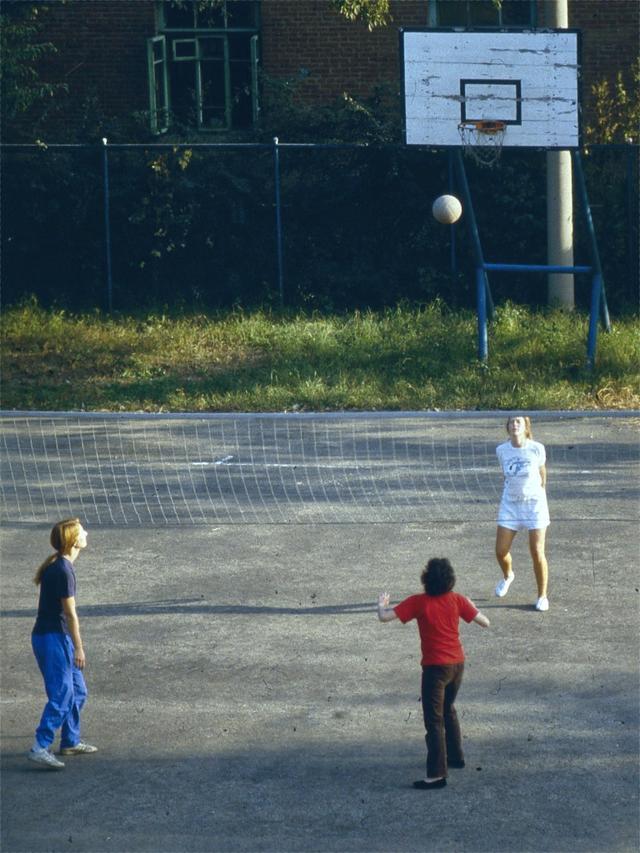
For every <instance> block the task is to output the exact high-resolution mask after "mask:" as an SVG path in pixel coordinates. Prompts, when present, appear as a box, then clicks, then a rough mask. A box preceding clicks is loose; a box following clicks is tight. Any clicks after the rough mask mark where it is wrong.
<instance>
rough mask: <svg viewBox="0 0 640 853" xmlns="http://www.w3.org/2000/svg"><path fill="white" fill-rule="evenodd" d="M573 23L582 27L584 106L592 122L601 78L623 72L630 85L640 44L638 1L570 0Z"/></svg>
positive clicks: (571, 23) (578, 27) (570, 19)
mask: <svg viewBox="0 0 640 853" xmlns="http://www.w3.org/2000/svg"><path fill="white" fill-rule="evenodd" d="M569 24H570V26H571V27H575V28H576V29H580V30H582V105H583V115H584V117H585V120H587V121H588V118H589V113H590V107H591V104H592V102H593V96H592V94H591V89H592V87H593V85H594V83H596V82H598V81H600V80H605V79H606V80H610V81H612V82H613V81H614V80H615V78H616V75H617V73H618V71H622V72H623V74H624V75H625V77H626V80H627V82H628V85H629V86H631V77H630V74H629V71H630V68H631V66H632V64H633V62H634V61H635V60H636V59H637V58H638V51H639V44H640V3H639V2H638V0H606V2H601V0H598V2H595V0H570V2H569Z"/></svg>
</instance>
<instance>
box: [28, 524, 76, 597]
mask: <svg viewBox="0 0 640 853" xmlns="http://www.w3.org/2000/svg"><path fill="white" fill-rule="evenodd" d="M81 528H82V525H81V524H80V519H79V518H67V519H65V520H64V521H59V522H58V523H57V524H54V525H53V527H52V528H51V535H50V536H49V542H51V546H52V547H53V548H55V551H56V553H55V554H51V556H49V557H47V559H46V560H45V561H44V563H42V565H41V566H40V567H39V568H38V570H37V572H36V573H35V575H34V578H33V582H34V584H35V585H36V586H39V585H40V584H41V583H42V576H43V574H44V573H45V570H46V569H47V568H48V567H49V566H50V565H51V563H53V562H54V561H55V560H57V559H58V557H64V556H65V555H67V554H70V553H71V549H72V548H73V546H74V545H75V544H76V542H77V541H78V536H79V535H80V530H81Z"/></svg>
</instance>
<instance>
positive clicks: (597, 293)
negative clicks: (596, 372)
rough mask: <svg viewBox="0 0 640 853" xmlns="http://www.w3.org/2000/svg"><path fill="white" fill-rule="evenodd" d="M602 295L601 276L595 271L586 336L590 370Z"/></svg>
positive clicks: (594, 349) (593, 356)
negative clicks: (587, 334)
mask: <svg viewBox="0 0 640 853" xmlns="http://www.w3.org/2000/svg"><path fill="white" fill-rule="evenodd" d="M601 296H602V276H601V275H600V273H595V274H594V276H593V279H592V281H591V311H590V314H589V336H588V338H587V365H588V367H589V369H590V370H591V369H592V368H593V365H594V364H595V359H596V343H597V340H598V306H599V305H600V300H601Z"/></svg>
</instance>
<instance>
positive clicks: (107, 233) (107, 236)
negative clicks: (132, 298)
mask: <svg viewBox="0 0 640 853" xmlns="http://www.w3.org/2000/svg"><path fill="white" fill-rule="evenodd" d="M102 177H103V183H104V246H105V259H106V269H107V310H108V312H109V314H111V312H112V311H113V278H112V274H111V216H110V213H109V159H108V157H107V139H106V137H103V139H102Z"/></svg>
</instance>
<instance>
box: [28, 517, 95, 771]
mask: <svg viewBox="0 0 640 853" xmlns="http://www.w3.org/2000/svg"><path fill="white" fill-rule="evenodd" d="M50 542H51V545H52V546H53V548H54V550H55V554H52V555H51V556H50V557H48V558H47V559H46V560H45V561H44V563H43V564H42V565H41V566H40V568H39V569H38V571H37V572H36V575H35V578H34V582H35V584H36V586H39V587H40V597H39V600H38V615H37V618H36V623H35V625H34V626H33V631H32V634H31V645H32V648H33V653H34V655H35V657H36V660H37V662H38V666H39V667H40V672H41V673H42V677H43V679H44V686H45V690H46V693H47V700H48V701H47V704H46V705H45V708H44V711H43V712H42V717H41V719H40V724H39V725H38V728H37V729H36V736H35V740H34V743H33V746H32V748H31V750H30V752H29V754H28V757H29V759H30V760H31V761H34V762H35V763H36V764H39V765H41V766H42V767H46V768H49V769H51V770H61V769H62V768H63V767H64V763H63V762H62V761H60V760H59V759H57V758H56V757H55V755H53V753H52V752H51V751H50V748H51V746H52V744H53V740H54V738H55V735H56V732H57V730H58V729H60V730H61V731H60V754H61V755H83V754H86V753H90V752H97V748H96V747H95V746H91V744H88V743H84V742H83V741H82V740H81V738H80V711H81V710H82V707H83V705H84V703H85V701H86V698H87V687H86V684H85V681H84V676H83V674H82V670H83V669H84V666H85V660H86V659H85V655H84V649H83V646H82V638H81V637H80V623H79V621H78V616H77V613H76V575H75V572H74V569H73V564H74V561H75V560H76V557H77V556H78V554H79V553H80V551H81V550H82V549H83V548H86V546H87V531H86V530H85V529H84V528H83V526H82V524H81V523H80V521H79V519H77V518H70V519H67V520H65V521H60V522H58V524H55V525H54V526H53V529H52V530H51V536H50Z"/></svg>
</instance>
